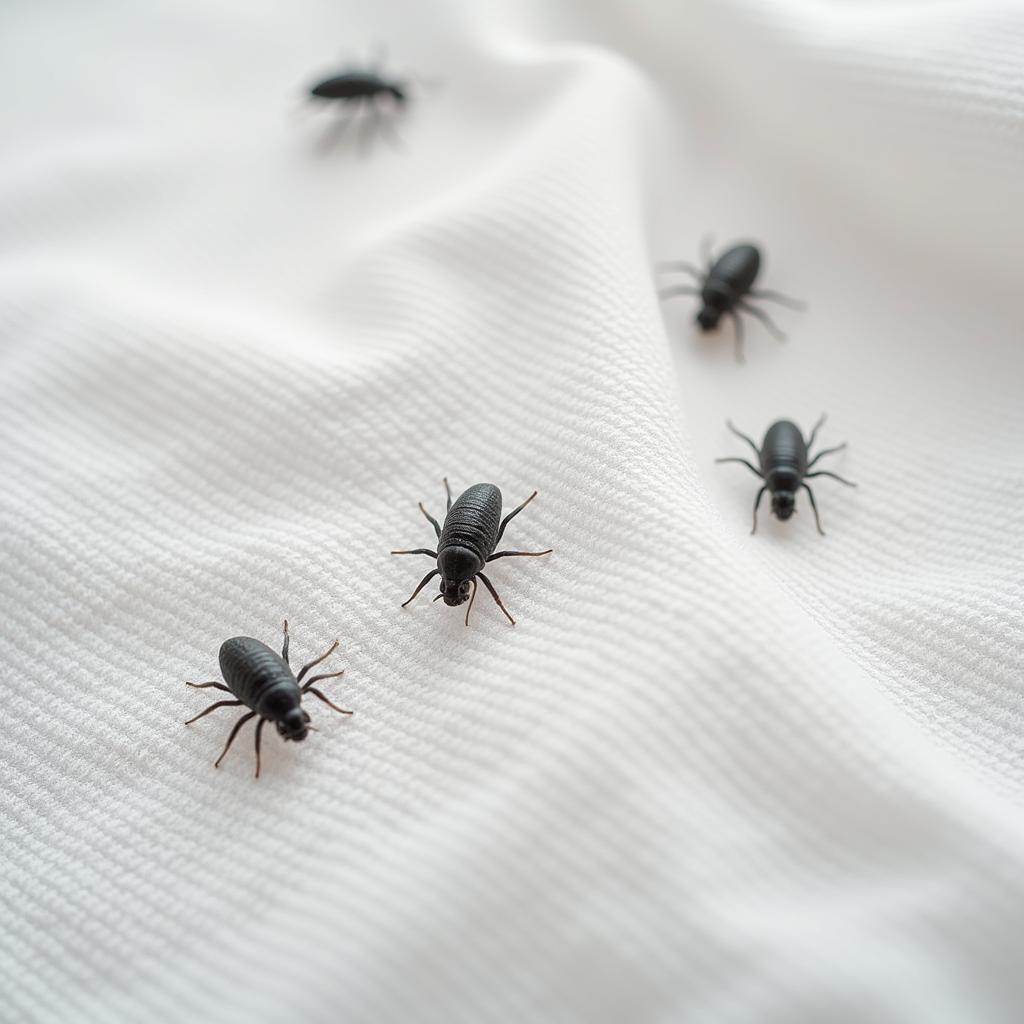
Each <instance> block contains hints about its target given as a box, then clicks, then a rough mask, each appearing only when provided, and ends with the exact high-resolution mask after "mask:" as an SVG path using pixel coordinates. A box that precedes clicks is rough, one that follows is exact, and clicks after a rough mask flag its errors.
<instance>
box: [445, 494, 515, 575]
mask: <svg viewBox="0 0 1024 1024" xmlns="http://www.w3.org/2000/svg"><path fill="white" fill-rule="evenodd" d="M500 522H501V491H499V490H498V488H497V487H495V486H494V484H473V486H472V487H468V488H467V489H466V490H465V491H463V492H462V494H460V495H459V497H458V498H457V499H456V501H455V503H454V504H453V505H452V507H451V509H450V510H449V512H448V515H447V516H445V520H444V528H443V529H442V530H441V539H440V540H439V541H438V551H440V550H441V549H442V548H446V547H452V546H458V547H464V548H469V549H470V550H471V551H475V552H476V553H477V554H478V555H479V556H480V559H481V561H482V560H484V559H486V558H487V556H488V555H489V554H491V552H492V551H493V550H494V544H495V542H496V540H497V537H498V525H499V524H500Z"/></svg>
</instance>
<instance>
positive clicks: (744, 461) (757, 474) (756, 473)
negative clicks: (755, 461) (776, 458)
mask: <svg viewBox="0 0 1024 1024" xmlns="http://www.w3.org/2000/svg"><path fill="white" fill-rule="evenodd" d="M715 462H742V463H743V465H744V466H746V467H747V469H749V470H750V472H751V473H753V474H754V476H759V477H761V479H762V480H763V479H764V475H763V474H762V473H761V471H760V470H759V469H755V468H754V466H753V465H752V464H751V463H749V462H747V460H746V459H735V458H728V459H715Z"/></svg>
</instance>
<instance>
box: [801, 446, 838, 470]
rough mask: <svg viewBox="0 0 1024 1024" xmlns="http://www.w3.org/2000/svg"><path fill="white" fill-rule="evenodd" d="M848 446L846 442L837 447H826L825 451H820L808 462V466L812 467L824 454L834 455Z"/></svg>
mask: <svg viewBox="0 0 1024 1024" xmlns="http://www.w3.org/2000/svg"><path fill="white" fill-rule="evenodd" d="M845 447H846V442H845V441H844V442H843V443H842V444H837V445H836V446H835V448H826V449H825V450H824V451H821V452H818V454H817V455H815V456H814V458H813V459H811V461H810V462H808V463H807V468H808V469H810V468H811V467H812V466H813V465H814V464H815V463H816V462H817V461H818V459H820V458H821V457H822V456H823V455H832V454H833V453H834V452H841V451H842V450H843V449H844V448H845Z"/></svg>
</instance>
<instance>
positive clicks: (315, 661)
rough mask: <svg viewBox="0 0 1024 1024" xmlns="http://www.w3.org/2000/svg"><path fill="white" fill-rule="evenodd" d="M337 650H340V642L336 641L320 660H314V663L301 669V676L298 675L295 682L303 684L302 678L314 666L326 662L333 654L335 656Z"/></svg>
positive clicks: (307, 664) (309, 663)
mask: <svg viewBox="0 0 1024 1024" xmlns="http://www.w3.org/2000/svg"><path fill="white" fill-rule="evenodd" d="M337 649H338V641H337V640H335V641H334V643H333V644H331V646H330V647H328V648H327V650H326V651H324V653H323V654H321V655H320V657H319V658H314V659H313V660H312V661H309V662H306V664H305V665H303V666H302V668H301V669H299V674H298V675H297V676H296V677H295V681H296V682H297V683H301V682H302V677H303V676H304V675H305V674H306V673H307V672H308V671H309V670H310V669H311V668H312V667H313V666H314V665H319V664H320V662H321V661H323V660H324V659H325V658H329V657H330V656H331V655H332V654H333V653H334V652H335V651H336V650H337Z"/></svg>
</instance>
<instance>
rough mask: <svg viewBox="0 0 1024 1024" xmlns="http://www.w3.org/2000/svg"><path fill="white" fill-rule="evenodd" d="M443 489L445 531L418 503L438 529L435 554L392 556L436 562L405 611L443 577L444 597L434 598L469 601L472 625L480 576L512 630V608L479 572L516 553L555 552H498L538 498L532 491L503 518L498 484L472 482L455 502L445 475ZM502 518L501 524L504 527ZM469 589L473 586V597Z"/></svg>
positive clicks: (425, 551) (453, 602) (415, 552)
mask: <svg viewBox="0 0 1024 1024" xmlns="http://www.w3.org/2000/svg"><path fill="white" fill-rule="evenodd" d="M444 489H445V492H446V493H447V495H448V511H447V515H446V516H445V517H444V527H441V526H440V525H439V524H438V521H437V520H436V519H435V518H434V517H433V516H432V515H431V514H430V513H429V512H428V511H427V510H426V509H425V508H424V507H423V502H422V501H421V502H420V511H421V512H422V513H423V514H424V515H425V516H426V517H427V520H428V521H429V522H430V525H431V526H433V528H434V533H436V534H437V550H436V551H431V550H430V548H415V549H414V550H412V551H392V552H391V554H393V555H429V556H430V557H431V558H436V559H437V568H436V569H432V570H431V571H430V572H428V573H427V575H426V576H424V577H423V579H422V580H420V583H419V586H418V587H417V588H416V589H415V590H414V591H413V592H412V597H410V598H409V600H408V601H406V602H405V603H404V604H403V605H402V607H403V608H405V607H406V605H408V604H410V603H411V602H412V601H413V600H414V599H415V597H416V595H417V594H418V593H419V592H420V591H421V590H422V589H423V588H424V587H425V586H426V585H427V584H428V583H429V582H430V581H431V580H432V579H433V578H434V577H435V576H440V577H441V593H440V594H438V595H437V597H435V598H434V600H435V601H439V600H441V599H442V598H444V603H445V604H447V605H452V606H454V605H457V604H464V603H465V602H466V601H469V607H468V608H467V609H466V625H467V626H468V625H469V613H470V611H471V610H472V608H473V601H474V600H475V599H476V587H477V583H476V580H477V577H478V576H479V577H480V579H482V580H483V581H484V586H485V587H487V589H488V590H489V591H490V592H491V597H493V598H494V600H495V601H496V602H497V604H498V607H499V608H500V609H501V610H502V611H503V612H504V613H505V615H506V617H507V618H508V621H509V622H511V623H512V625H513V626H514V625H515V624H516V620H515V619H513V618H512V616H511V615H509V613H508V609H507V608H506V607H505V606H504V605H503V604H502V603H501V598H500V597H498V592H497V591H496V590H495V589H494V586H493V584H492V583H491V581H490V580H489V579H488V578H487V577H486V576H485V575H484V574H483V572H481V570H482V569H483V567H484V565H486V564H487V563H488V562H493V561H494V560H495V559H498V558H507V557H510V556H512V555H525V556H529V557H531V558H536V557H537V556H539V555H550V554H551V550H552V549H551V548H548V550H547V551H498V552H495V551H494V549H495V548H496V547H497V546H498V541H500V540H501V538H502V535H503V534H504V532H505V527H506V526H508V524H509V520H511V519H513V518H514V517H515V516H517V515H519V513H520V512H522V511H523V509H524V508H526V506H527V505H529V504H530V502H531V501H533V499H534V498H536V497H537V492H536V491H534V492H533V494H531V495H530V496H529V497H528V498H527V499H526V501H524V502H523V503H522V505H519V506H517V507H516V508H514V509H513V510H512V511H511V512H509V514H508V515H507V516H505V518H504V519H502V518H501V491H499V490H498V488H497V487H495V486H494V484H474V485H473V486H472V487H469V488H467V489H466V490H465V491H463V492H462V494H461V495H459V499H458V501H456V502H454V504H453V503H452V492H451V488H450V487H449V486H448V478H447V477H446V478H445V481H444ZM499 520H501V524H500V525H499V522H498V521H499ZM470 585H472V594H471V593H470Z"/></svg>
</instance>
